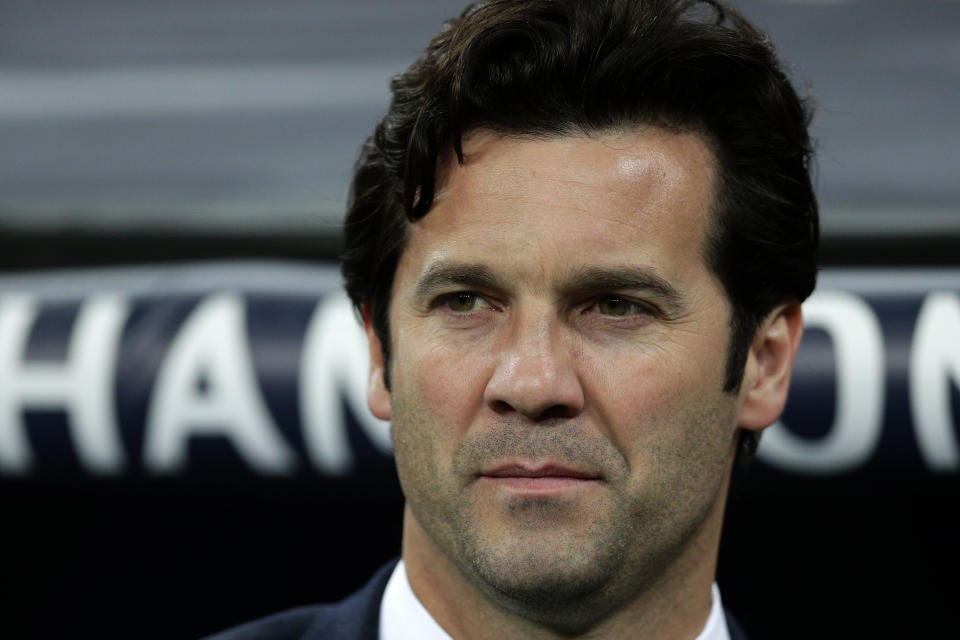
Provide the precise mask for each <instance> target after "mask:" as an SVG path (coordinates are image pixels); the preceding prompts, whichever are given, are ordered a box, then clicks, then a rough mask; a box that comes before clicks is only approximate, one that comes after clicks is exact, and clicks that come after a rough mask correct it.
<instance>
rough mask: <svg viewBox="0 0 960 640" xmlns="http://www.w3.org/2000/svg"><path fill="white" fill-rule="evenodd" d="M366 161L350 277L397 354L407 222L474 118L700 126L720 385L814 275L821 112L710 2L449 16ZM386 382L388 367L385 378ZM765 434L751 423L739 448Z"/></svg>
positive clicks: (585, 4)
mask: <svg viewBox="0 0 960 640" xmlns="http://www.w3.org/2000/svg"><path fill="white" fill-rule="evenodd" d="M391 87H392V91H393V100H392V102H391V104H390V109H389V111H388V112H387V114H386V116H385V117H384V118H383V120H382V121H381V122H380V123H379V124H378V125H377V127H376V129H375V130H374V132H373V135H371V136H370V138H368V139H367V141H366V143H365V144H364V146H363V148H362V151H361V155H360V158H359V160H358V161H357V164H356V167H355V173H354V179H353V184H352V187H351V192H350V197H349V201H348V212H347V218H346V223H345V229H344V252H343V275H344V278H345V281H346V289H347V292H348V294H349V295H350V297H351V299H352V300H353V303H354V304H355V305H357V307H358V308H359V306H360V305H363V304H369V305H370V308H371V313H372V317H373V326H374V329H375V331H376V333H377V336H378V337H379V338H380V341H381V343H382V345H383V350H384V358H385V360H386V362H387V364H389V357H390V348H391V346H390V331H389V326H388V307H389V304H390V296H391V290H392V287H393V279H394V274H395V272H396V269H397V262H398V260H399V258H400V255H401V253H402V252H403V250H404V247H405V243H406V238H407V228H408V225H409V224H410V223H411V222H413V221H416V220H418V219H420V218H422V217H423V216H425V215H427V214H428V212H429V211H430V207H431V205H432V203H433V198H434V194H435V190H436V186H437V185H436V181H437V170H436V169H437V165H438V161H439V160H440V159H442V158H443V157H444V155H445V154H447V153H449V152H450V150H453V151H454V152H455V153H456V157H457V158H458V160H459V162H461V163H462V162H463V151H462V139H463V137H464V135H465V134H467V133H469V132H470V131H472V130H476V129H490V130H493V131H496V132H499V133H503V134H506V135H511V134H512V135H536V136H546V137H550V136H565V135H582V134H584V133H592V132H602V131H607V130H613V129H623V128H628V127H636V126H640V125H652V126H659V127H664V128H667V129H669V130H674V131H690V132H695V133H697V134H700V135H702V136H703V138H704V139H705V140H706V141H707V143H708V144H709V146H710V148H711V149H712V151H713V153H714V154H715V156H716V159H717V165H718V178H719V179H718V184H719V187H718V193H717V197H716V202H715V207H714V208H715V213H714V218H713V220H714V222H713V225H712V228H711V229H710V230H709V232H708V239H707V243H706V246H705V247H704V258H705V260H706V262H707V264H708V265H710V267H711V268H712V270H713V271H714V272H715V273H716V275H717V277H718V278H719V280H720V281H721V282H722V284H723V286H724V288H725V289H726V293H727V296H728V298H729V300H730V302H731V306H732V310H733V313H732V320H731V325H732V326H731V338H730V342H729V348H728V354H727V364H726V372H725V385H724V390H725V391H728V392H735V391H736V390H737V389H739V387H740V384H741V380H742V377H743V370H744V366H745V363H746V357H747V352H748V350H749V347H750V344H751V342H752V340H753V337H754V334H755V332H756V330H757V328H758V326H759V325H760V323H761V322H762V321H763V320H764V318H765V317H766V315H767V314H768V313H769V312H770V311H771V310H772V309H773V307H774V306H776V305H777V304H779V303H781V302H784V301H787V300H794V301H797V302H800V301H802V300H804V299H805V298H806V297H807V296H808V295H809V294H810V293H811V291H812V290H813V287H814V284H815V282H816V272H817V269H816V250H817V243H818V237H819V229H818V226H819V225H818V213H817V201H816V196H815V194H814V191H813V188H812V185H811V180H810V165H811V162H812V144H811V141H810V137H809V134H808V132H807V129H808V125H809V123H810V118H811V110H810V108H809V106H808V105H807V103H806V102H805V101H804V100H802V99H801V98H800V97H799V96H798V95H797V93H796V91H795V90H794V88H793V86H792V85H791V83H790V81H789V79H788V78H787V76H786V74H785V73H784V72H783V70H782V68H781V66H780V63H779V61H778V59H777V56H776V54H775V52H774V50H773V47H772V45H771V43H770V41H769V39H768V38H767V37H766V35H765V34H763V33H762V32H761V31H759V30H758V29H757V28H756V27H754V26H753V25H751V24H750V23H749V22H748V21H747V20H746V19H745V18H744V17H743V16H742V15H741V14H740V13H738V12H737V11H736V10H734V9H733V8H731V7H729V6H727V5H725V4H722V3H720V2H715V1H712V0H705V1H700V0H679V1H678V0H488V1H486V2H479V3H476V4H474V5H471V6H469V7H468V8H467V9H466V10H465V11H464V12H463V14H462V15H461V16H460V17H459V18H458V19H455V20H452V21H450V22H448V23H447V24H446V25H445V28H444V29H443V30H442V31H440V33H438V34H437V35H436V36H435V37H434V38H433V40H432V41H431V42H430V45H429V47H428V48H427V51H426V53H425V54H424V56H423V57H422V58H420V59H419V60H417V61H416V62H415V63H414V64H413V65H412V66H411V67H410V68H409V69H407V70H406V71H405V72H403V73H401V74H400V75H398V76H397V77H395V78H394V79H393V81H392V84H391ZM386 384H387V385H389V378H387V380H386ZM756 443H757V437H756V435H755V434H754V433H752V432H749V433H747V432H744V433H743V435H742V437H741V445H740V446H741V453H748V454H749V453H752V452H753V450H754V449H755V448H756Z"/></svg>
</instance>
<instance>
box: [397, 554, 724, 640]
mask: <svg viewBox="0 0 960 640" xmlns="http://www.w3.org/2000/svg"><path fill="white" fill-rule="evenodd" d="M712 594H713V598H712V604H711V605H710V616H709V617H708V618H707V624H705V625H704V627H703V631H701V632H700V635H698V636H697V638H696V640H730V632H729V631H728V630H727V620H726V617H725V616H724V615H723V605H722V604H721V602H720V590H719V589H718V588H717V584H716V583H714V584H713V589H712ZM380 640H452V639H451V638H450V635H449V634H448V633H447V632H446V631H444V630H443V629H442V628H441V627H440V625H439V624H437V621H436V620H434V619H433V616H431V615H430V614H429V613H428V612H427V610H426V609H424V607H423V605H422V604H420V601H419V600H418V599H417V596H416V595H414V593H413V589H411V588H410V581H409V580H408V579H407V569H406V567H405V566H404V564H403V560H401V561H400V562H398V563H397V566H396V568H394V570H393V574H391V576H390V580H389V581H388V582H387V588H386V590H385V591H384V592H383V600H381V601H380Z"/></svg>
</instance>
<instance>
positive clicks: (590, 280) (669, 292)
mask: <svg viewBox="0 0 960 640" xmlns="http://www.w3.org/2000/svg"><path fill="white" fill-rule="evenodd" d="M563 289H564V290H565V291H567V292H568V293H581V292H596V291H611V292H615V291H624V290H642V291H647V292H649V293H650V294H652V295H653V296H654V297H655V298H658V299H659V300H660V301H661V302H662V303H663V304H664V306H666V307H667V311H669V312H672V313H680V312H682V311H683V309H684V307H685V305H684V297H683V295H682V294H681V293H680V292H679V291H678V290H677V289H676V287H674V286H673V285H672V284H670V282H668V281H667V280H666V279H665V278H663V277H662V276H660V275H659V274H657V273H656V271H654V270H653V269H652V268H650V267H633V266H624V267H584V268H581V269H577V270H576V271H575V272H574V273H573V274H572V275H571V276H570V277H569V278H566V279H565V281H564V284H563Z"/></svg>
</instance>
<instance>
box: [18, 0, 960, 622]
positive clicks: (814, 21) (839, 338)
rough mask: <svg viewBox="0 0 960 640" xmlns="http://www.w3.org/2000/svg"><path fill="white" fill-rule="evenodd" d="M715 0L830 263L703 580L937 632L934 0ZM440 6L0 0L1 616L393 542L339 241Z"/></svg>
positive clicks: (749, 605) (355, 558)
mask: <svg viewBox="0 0 960 640" xmlns="http://www.w3.org/2000/svg"><path fill="white" fill-rule="evenodd" d="M739 6H741V8H742V9H743V10H744V12H745V13H746V14H747V15H748V16H750V17H751V18H753V19H754V20H755V21H756V22H757V23H758V24H759V25H760V26H762V27H764V28H766V29H767V30H768V31H769V32H770V34H771V36H772V38H773V39H774V41H775V42H776V43H778V45H779V50H780V52H781V55H782V58H783V59H784V61H785V62H786V63H787V65H788V67H789V68H790V70H791V72H792V73H793V76H794V78H795V80H796V82H797V84H798V85H799V86H800V87H801V89H804V90H805V91H807V92H809V93H810V94H812V95H813V96H814V100H815V102H816V104H817V106H818V110H817V116H816V119H815V121H814V125H813V130H814V135H815V136H816V137H817V138H818V140H819V162H818V170H817V182H818V191H819V193H820V196H821V204H822V210H823V230H824V243H823V244H824V250H823V262H824V265H825V277H824V287H823V292H822V296H821V297H820V298H818V299H816V300H812V301H811V303H810V305H809V306H808V307H807V308H806V312H807V315H808V318H809V321H810V331H808V334H807V337H806V338H805V341H804V346H803V351H802V353H801V358H800V362H799V363H798V370H797V389H796V390H795V392H794V394H793V395H792V397H791V401H790V405H789V407H788V410H787V414H786V415H785V417H784V420H783V422H784V424H785V425H786V426H784V425H779V427H775V429H776V428H778V429H779V430H778V431H776V432H773V431H771V433H770V434H768V435H769V436H771V437H770V438H769V439H765V443H764V447H765V449H762V450H761V456H760V459H759V460H758V462H757V464H756V465H755V466H754V468H753V469H751V471H750V472H749V473H748V474H747V477H746V478H744V479H743V482H741V483H738V486H737V488H736V490H735V493H734V496H733V498H732V499H731V503H730V507H729V513H728V525H727V529H726V532H725V539H724V542H723V547H722V550H721V563H720V576H719V581H720V585H721V589H722V591H723V594H724V599H725V603H726V604H727V605H729V606H730V608H732V609H733V610H734V611H735V612H736V613H737V614H738V616H739V617H740V618H741V620H742V622H743V624H744V626H745V627H746V629H747V631H748V632H751V635H752V637H755V638H761V639H763V638H798V639H799V638H810V637H867V636H870V635H873V636H878V637H885V636H890V635H897V634H899V635H903V636H918V635H919V636H922V635H924V633H932V632H945V631H946V630H948V629H949V628H951V626H948V624H952V623H953V620H952V619H951V618H948V616H949V615H950V614H951V613H952V610H953V608H954V606H955V602H956V599H957V596H958V595H960V594H958V589H957V588H956V586H955V584H956V576H957V575H958V574H960V552H958V549H957V544H956V538H957V536H956V527H955V525H954V524H953V518H952V515H953V511H954V510H955V509H956V506H957V504H958V498H960V479H958V475H957V474H958V473H960V453H957V451H956V449H957V437H958V435H957V418H956V416H958V415H960V394H958V391H957V389H958V381H960V355H958V354H960V338H958V336H960V301H958V295H960V180H958V174H960V123H958V119H957V116H956V105H957V104H960V2H957V1H955V0H917V1H915V2H910V3H905V2H895V1H892V0H859V1H858V0H850V1H846V2H843V1H839V2H831V1H829V0H824V1H819V2H809V1H802V0H794V1H772V0H751V1H748V2H741V3H739ZM461 8H462V3H461V2H455V1H453V0H443V1H441V0H405V1H404V2H387V1H386V0H353V1H350V2H348V1H346V0H326V1H308V0H274V1H272V2H265V1H264V2H240V1H229V2H228V1H226V0H211V1H208V2H202V3H199V2H188V1H186V0H175V1H167V2H150V1H147V0H114V1H109V0H60V1H52V0H37V1H32V2H28V1H25V0H24V1H17V2H14V1H2V0H0V150H2V152H0V637H4V638H7V637H9V638H61V637H91V638H105V639H106V638H139V639H149V638H158V639H159V638H165V639H166V638H196V637H199V636H200V635H203V634H205V633H209V632H212V631H214V630H217V629H219V628H222V627H224V626H228V625H232V624H236V623H238V622H240V621H243V620H245V619H249V618H252V617H255V616H259V615H263V614H265V613H268V612H271V611H275V610H278V609H280V608H284V607H289V606H293V605H297V604H304V603H309V602H317V601H326V600H331V599H336V598H339V597H341V596H343V595H345V594H346V593H348V592H350V591H351V590H353V589H354V588H356V587H357V586H359V585H360V584H362V583H363V582H364V581H365V579H366V578H367V577H368V576H369V575H370V573H372V571H373V570H374V569H375V568H376V567H377V566H379V565H380V564H381V563H382V562H383V561H385V560H387V559H388V558H391V557H393V556H394V555H396V554H397V553H398V552H399V539H400V530H399V523H400V513H401V509H402V502H401V498H400V493H399V488H398V486H397V482H396V480H395V478H394V477H393V474H392V470H391V466H390V465H391V463H390V461H389V447H388V444H386V443H385V433H386V431H385V426H384V425H377V424H375V423H374V422H372V421H371V420H370V419H369V418H366V417H365V414H364V413H363V408H362V384H363V381H364V378H363V375H362V370H363V368H364V366H365V365H364V364H363V360H362V358H363V357H364V356H362V345H361V346H358V345H360V343H358V342H357V339H358V336H357V335H356V334H355V327H353V326H352V325H351V316H350V313H349V310H348V309H347V308H346V307H345V306H344V304H343V300H342V298H340V297H339V296H338V295H337V294H336V293H334V292H335V290H336V286H337V276H336V273H335V272H333V271H331V268H330V266H331V265H332V264H333V261H334V260H335V258H336V253H337V246H338V242H339V222H340V219H341V217H342V215H343V209H344V199H345V195H346V192H347V186H348V182H349V178H350V173H351V166H352V164H353V162H354V160H355V158H356V155H357V150H358V148H359V146H360V144H361V143H362V141H363V139H364V138H365V137H366V136H367V135H368V133H369V132H370V131H371V130H372V128H373V126H374V124H375V123H376V121H377V119H378V118H379V116H380V115H381V114H382V113H383V111H384V110H385V108H386V105H387V101H388V98H389V96H388V91H387V84H388V79H389V77H390V76H391V75H393V74H395V73H398V72H399V71H401V70H402V69H403V68H404V67H405V66H406V65H408V64H409V63H410V62H412V61H413V60H414V59H415V58H416V57H417V55H418V52H419V51H420V50H422V48H423V47H424V45H425V44H426V42H427V40H428V38H429V37H430V36H431V35H432V34H433V33H435V32H436V31H437V29H438V28H439V26H440V24H441V22H442V20H443V19H445V18H447V17H451V16H453V15H455V14H457V13H458V12H459V11H460V9H461ZM81 344H86V345H93V346H89V347H88V348H86V350H85V349H84V348H82V347H81V346H77V345H81ZM65 363H66V364H65ZM74 364H76V366H74ZM358 371H359V372H360V373H358ZM238 372H239V373H238ZM251 398H252V399H251ZM358 398H361V401H358Z"/></svg>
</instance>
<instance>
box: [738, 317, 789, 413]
mask: <svg viewBox="0 0 960 640" xmlns="http://www.w3.org/2000/svg"><path fill="white" fill-rule="evenodd" d="M802 334H803V316H802V312H801V310H800V304H799V303H796V302H791V303H786V304H782V305H780V306H778V307H776V308H775V309H774V310H773V311H771V312H770V314H769V315H768V316H767V318H766V320H764V322H763V324H762V325H761V326H760V328H759V329H758V330H757V333H756V335H755V336H754V339H753V344H752V345H751V347H750V351H749V352H748V353H747V365H746V368H745V370H744V377H743V386H742V387H741V389H740V396H741V399H740V416H739V426H740V427H742V428H744V429H749V430H751V431H759V430H761V429H764V428H766V427H768V426H770V425H771V424H773V423H774V422H775V421H776V420H777V418H779V417H780V414H781V413H782V412H783V407H784V405H785V404H786V402H787V391H788V390H789V387H790V373H791V370H792V369H793V362H794V359H795V357H796V354H797V348H798V347H799V346H800V337H801V336H802Z"/></svg>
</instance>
